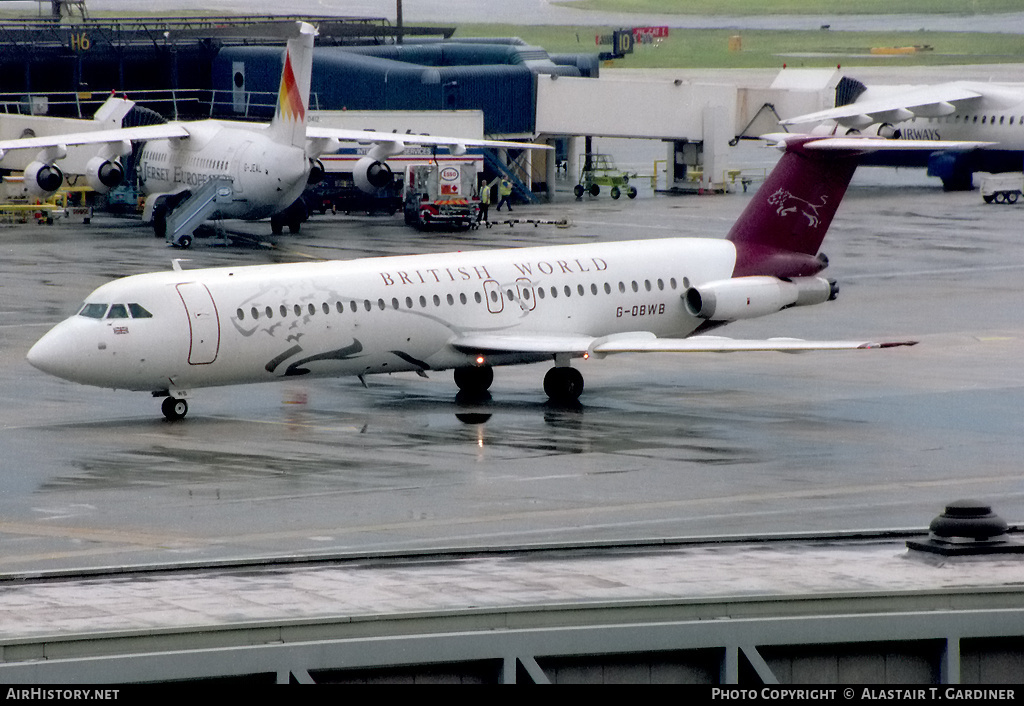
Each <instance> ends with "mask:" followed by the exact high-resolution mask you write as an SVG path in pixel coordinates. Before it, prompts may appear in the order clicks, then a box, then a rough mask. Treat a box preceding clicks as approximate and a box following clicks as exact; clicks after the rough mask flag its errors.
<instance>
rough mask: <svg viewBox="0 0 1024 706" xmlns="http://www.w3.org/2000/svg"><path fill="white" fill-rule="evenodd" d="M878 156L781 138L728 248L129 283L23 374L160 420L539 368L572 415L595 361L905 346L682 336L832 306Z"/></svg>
mask: <svg viewBox="0 0 1024 706" xmlns="http://www.w3.org/2000/svg"><path fill="white" fill-rule="evenodd" d="M889 142H890V141H885V140H879V139H868V138H808V137H802V138H794V137H793V136H786V137H785V142H784V143H783V144H784V149H785V150H786V151H785V153H784V154H783V155H782V158H781V159H780V161H779V163H778V164H777V166H776V167H775V169H774V170H773V171H772V172H771V174H770V175H769V176H768V178H767V180H766V181H765V182H764V184H763V185H762V186H761V188H760V190H759V191H758V193H757V194H756V195H755V196H753V197H752V199H751V201H750V203H749V204H748V206H747V208H746V210H745V211H744V212H743V214H742V215H741V216H740V218H739V220H738V221H737V222H736V223H735V225H734V226H733V228H732V230H731V231H730V233H729V235H728V237H727V238H726V239H715V238H668V239H655V240H639V241H629V242H610V243H597V244H585V245H555V246H548V247H531V248H521V249H503V250H481V251H475V252H456V253H448V254H430V255H409V256H398V257H382V258H369V259H359V260H351V261H333V262H320V263H296V264H278V265H255V266H247V267H227V268H215V269H197V270H190V271H181V270H177V269H175V270H172V271H168V272H156V273H150V274H140V275H134V276H131V277H126V278H123V279H119V280H116V281H113V282H110V283H108V284H105V285H103V286H101V287H100V288H99V289H97V290H96V291H94V292H93V293H92V294H90V295H88V296H87V297H86V299H85V304H84V305H83V306H82V307H81V309H80V310H79V311H78V313H77V314H76V315H75V316H72V317H71V318H69V319H67V320H65V321H63V322H61V323H59V324H57V325H56V326H55V327H54V328H53V329H52V330H51V331H50V332H49V333H47V334H46V335H45V336H43V337H42V338H41V339H40V340H39V341H38V342H37V343H36V344H35V345H34V346H33V347H32V349H31V350H30V351H29V352H28V361H29V363H31V364H32V365H33V366H35V367H36V368H38V369H40V370H42V371H44V372H47V373H50V374H52V375H56V376H58V377H62V378H65V379H68V380H72V381H75V382H79V383H84V384H87V385H95V386H99V387H108V388H116V389H125V390H137V391H145V392H150V393H152V394H153V395H154V396H156V397H163V398H165V399H164V401H163V413H164V415H165V416H167V417H168V418H169V419H180V418H181V417H184V416H185V414H186V412H187V411H188V402H187V399H188V398H189V396H190V395H191V393H192V391H193V390H195V389H197V388H202V387H210V386H217V385H232V384H241V383H252V382H263V381H271V380H282V379H286V378H294V377H302V376H305V377H326V376H340V375H356V376H360V377H362V376H365V375H369V374H372V373H391V372H401V371H412V372H416V373H419V374H421V375H426V374H427V373H428V372H430V371H437V370H445V369H449V368H451V369H454V371H455V372H454V374H455V382H456V384H457V385H458V386H459V388H461V389H462V390H463V391H465V392H467V393H474V394H482V393H484V392H485V391H486V390H487V389H488V387H489V386H490V384H491V381H492V379H493V370H492V369H493V368H494V367H495V366H501V365H515V364H521V363H535V362H543V361H549V362H553V363H554V367H553V368H551V369H550V370H549V372H548V373H547V375H546V376H545V378H544V390H545V392H547V394H548V395H549V396H550V397H551V398H553V399H555V400H559V401H573V400H576V399H577V398H578V397H579V395H580V393H581V392H582V390H583V377H582V375H581V374H580V373H579V371H578V370H576V369H575V368H573V367H571V365H570V363H571V361H572V360H574V359H586V358H588V357H590V356H605V355H609V354H612V353H649V352H708V351H711V352H716V351H723V352H724V351H802V350H828V349H860V348H877V347H887V346H893V345H904V344H905V343H873V342H870V341H803V340H794V339H769V340H766V341H751V340H732V339H727V338H720V337H714V336H706V335H694V334H706V333H707V332H708V331H711V330H713V329H715V328H717V327H719V326H721V325H723V324H726V323H728V322H730V321H736V320H738V319H748V318H753V317H759V316H765V315H768V314H772V313H775V312H777V311H780V310H782V309H785V308H788V307H792V306H807V305H813V304H821V303H824V302H826V301H829V300H831V299H834V298H835V296H836V293H837V291H838V288H837V286H836V284H835V283H834V282H833V281H830V280H828V279H826V278H824V277H822V276H821V275H820V273H821V271H822V270H823V269H825V267H826V265H827V259H826V258H825V257H824V256H823V255H819V254H818V248H819V246H820V245H821V242H822V239H823V238H824V236H825V232H826V230H827V229H828V227H829V224H830V223H831V221H832V218H833V216H834V215H835V212H836V208H837V207H838V206H839V202H840V200H841V199H842V197H843V194H844V193H845V191H846V188H847V185H848V184H849V182H850V179H851V177H852V176H853V172H854V170H855V169H856V165H857V159H858V156H859V155H860V154H862V153H864V152H866V151H870V150H872V149H878V148H880V147H882V146H883V145H888V143H889ZM898 145H899V147H900V148H902V149H913V148H921V146H922V145H921V144H920V143H916V144H915V143H910V142H906V141H903V142H899V143H898ZM946 146H949V147H953V145H952V144H950V145H946ZM932 147H933V145H932V144H928V145H926V148H932Z"/></svg>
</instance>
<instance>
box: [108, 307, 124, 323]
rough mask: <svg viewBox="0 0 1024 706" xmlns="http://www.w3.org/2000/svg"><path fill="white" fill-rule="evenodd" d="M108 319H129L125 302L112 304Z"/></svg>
mask: <svg viewBox="0 0 1024 706" xmlns="http://www.w3.org/2000/svg"><path fill="white" fill-rule="evenodd" d="M107 318H108V319H127V318H128V307H126V306H125V305H124V304H112V305H111V306H110V311H108V312H107Z"/></svg>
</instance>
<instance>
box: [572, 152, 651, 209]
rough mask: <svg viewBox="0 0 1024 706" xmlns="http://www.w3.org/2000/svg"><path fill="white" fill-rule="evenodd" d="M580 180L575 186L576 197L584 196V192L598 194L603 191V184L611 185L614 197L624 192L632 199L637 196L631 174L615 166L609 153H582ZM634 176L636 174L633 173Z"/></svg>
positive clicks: (592, 194)
mask: <svg viewBox="0 0 1024 706" xmlns="http://www.w3.org/2000/svg"><path fill="white" fill-rule="evenodd" d="M580 164H582V165H583V168H582V169H580V181H579V183H578V184H577V185H576V186H575V187H573V193H574V194H576V198H578V199H581V198H583V194H585V193H589V194H590V195H591V196H597V195H598V194H600V193H601V187H602V186H608V187H611V191H610V193H611V195H612V198H613V199H617V198H619V196H621V195H622V193H623V192H625V193H626V196H628V197H629V198H631V199H635V198H636V187H635V186H630V184H629V178H630V175H629V174H627V173H626V172H623V171H620V170H619V169H616V168H615V162H614V161H613V160H612V156H611V155H609V154H591V155H585V154H584V155H580ZM632 176H633V177H635V176H636V174H633V175H632Z"/></svg>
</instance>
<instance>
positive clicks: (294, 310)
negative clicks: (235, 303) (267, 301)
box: [235, 277, 690, 321]
mask: <svg viewBox="0 0 1024 706" xmlns="http://www.w3.org/2000/svg"><path fill="white" fill-rule="evenodd" d="M666 287H667V288H668V289H671V290H676V289H678V287H679V283H678V282H677V281H676V278H675V277H670V278H669V279H668V281H667V282H666V281H665V280H663V279H657V280H654V281H653V282H652V281H651V280H649V279H645V280H644V281H643V282H637V281H636V280H633V281H632V282H630V283H629V284H628V285H627V284H626V283H625V282H619V283H618V287H617V289H618V291H619V293H620V294H625V293H626V292H627V290H631V291H633V292H636V293H639V292H640V290H641V289H643V290H644V291H646V292H652V291H654V290H655V289H657V290H658V291H664V290H665V288H666ZM689 287H690V281H689V279H687V278H686V277H684V278H683V289H688V288H689ZM533 289H536V290H537V298H538V299H545V298H547V297H548V296H549V293H550V297H551V298H552V299H557V298H558V297H559V292H561V293H562V294H563V295H564V296H566V297H571V296H573V293H574V291H575V293H576V295H577V296H584V295H586V293H587V291H588V289H587V288H586V287H585V286H584V285H582V284H577V285H576V288H575V290H574V289H573V288H572V287H571V286H570V285H568V284H567V285H565V286H564V287H562V288H561V290H560V289H559V288H558V287H556V286H551V287H550V288H545V287H534V286H532V285H531V286H529V287H525V288H520V289H519V290H518V291H519V292H520V293H521V295H522V298H523V299H524V300H525V301H529V299H530V296H531V294H530V292H531V291H532V290H533ZM601 289H603V290H604V293H605V294H611V293H612V292H613V290H614V288H613V287H612V285H611V284H610V283H608V282H605V283H604V285H603V287H602V288H599V287H598V285H597V284H596V283H593V282H592V283H591V284H590V287H589V292H590V294H592V295H597V294H598V293H599V292H600V291H601ZM489 296H490V298H491V301H492V302H497V301H498V298H499V297H500V295H499V293H498V292H497V290H491V291H490V295H489ZM505 296H506V297H508V300H509V301H514V300H515V297H516V290H513V289H507V290H506V291H505ZM455 300H456V297H455V295H453V294H447V295H446V296H445V298H444V299H442V298H441V296H440V295H438V294H434V295H433V296H432V297H431V298H430V299H428V298H427V297H426V296H425V295H422V294H421V295H420V296H419V297H418V298H416V299H413V298H412V297H409V296H407V297H405V298H404V300H400V299H399V298H398V297H392V298H391V301H390V302H388V301H386V300H385V299H383V298H381V299H378V300H377V301H376V302H372V301H370V300H369V299H364V300H362V308H363V309H365V310H366V311H373V309H374V307H375V306H376V308H378V309H380V310H381V311H385V310H386V309H387V308H388V306H389V305H390V307H391V308H392V309H394V310H395V311H398V310H400V309H402V306H403V304H404V306H405V308H406V309H415V308H416V306H417V304H418V305H419V308H421V309H426V308H427V307H428V306H430V304H431V303H432V304H433V305H434V306H435V307H439V306H441V303H442V302H443V301H447V303H448V306H454V305H455ZM473 300H474V301H475V302H476V303H477V304H482V303H483V301H484V299H483V294H481V292H479V291H476V292H473ZM458 301H459V303H460V304H462V305H465V304H468V303H469V298H468V297H467V296H466V294H465V292H460V293H459V295H458ZM359 307H360V303H359V302H357V301H356V300H354V299H353V300H351V301H349V302H348V308H349V310H350V311H351V312H352V313H353V314H354V313H356V312H358V311H359ZM333 309H334V310H336V311H337V312H338V313H339V314H343V313H345V303H344V302H341V301H337V302H335V303H334V307H333ZM331 310H332V307H331V305H330V304H329V303H327V302H322V303H321V304H320V305H319V306H317V305H316V304H312V303H310V304H306V305H305V306H303V305H302V304H293V305H291V306H290V307H289V306H288V305H286V304H281V305H280V306H278V308H277V309H276V310H275V309H274V307H272V306H265V307H257V306H253V307H250V308H249V311H248V312H246V310H245V309H243V308H241V307H239V308H238V309H237V310H236V311H235V317H236V318H237V319H238V320H239V321H244V320H245V318H246V317H247V316H248V317H251V318H252V320H253V321H258V320H259V319H260V318H267V319H273V318H274V317H275V316H280V317H281V318H286V317H288V316H289V315H291V314H294V315H295V316H297V317H299V316H306V315H309V316H315V315H316V314H317V313H318V312H319V311H322V312H323V313H324V314H330V313H331Z"/></svg>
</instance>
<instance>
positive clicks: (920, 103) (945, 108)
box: [779, 83, 986, 127]
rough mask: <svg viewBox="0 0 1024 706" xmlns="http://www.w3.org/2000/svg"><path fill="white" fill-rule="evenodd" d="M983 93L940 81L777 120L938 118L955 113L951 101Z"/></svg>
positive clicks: (853, 122) (857, 122) (855, 122)
mask: <svg viewBox="0 0 1024 706" xmlns="http://www.w3.org/2000/svg"><path fill="white" fill-rule="evenodd" d="M984 95H986V94H985V93H982V92H981V91H980V90H976V89H975V88H972V87H971V86H968V85H965V84H961V83H942V84H936V85H934V86H921V87H920V88H917V89H912V90H908V91H903V92H898V93H895V94H893V95H891V96H888V97H884V98H875V99H870V100H865V101H854V102H853V103H850V104H849V105H844V106H839V107H837V108H830V109H828V110H819V111H818V112H816V113H808V114H806V115H798V116H796V117H793V118H787V119H785V120H780V121H779V122H780V123H781V124H782V125H797V124H801V123H818V122H822V121H825V120H835V121H837V122H839V123H840V124H842V125H846V126H848V127H865V126H867V125H872V124H874V123H897V122H902V121H904V120H909V119H910V118H913V117H915V116H917V117H923V118H937V117H941V116H943V115H950V114H951V113H953V112H955V111H956V107H955V106H954V105H953V104H954V103H956V102H958V101H964V100H969V99H973V98H981V97H982V96H984Z"/></svg>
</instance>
